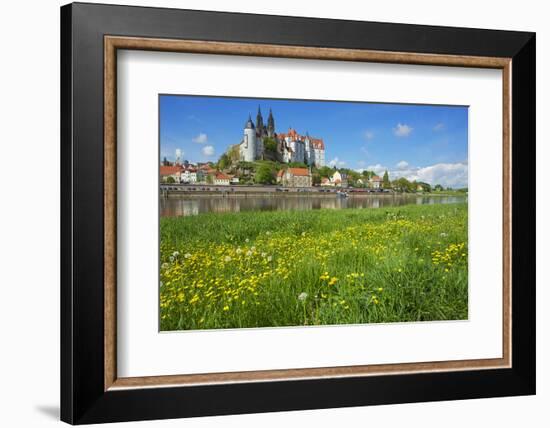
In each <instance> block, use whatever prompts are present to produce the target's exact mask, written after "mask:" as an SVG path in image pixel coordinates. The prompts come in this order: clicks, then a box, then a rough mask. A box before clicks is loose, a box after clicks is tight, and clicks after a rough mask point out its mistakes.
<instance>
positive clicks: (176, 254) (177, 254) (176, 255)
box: [172, 251, 180, 258]
mask: <svg viewBox="0 0 550 428" xmlns="http://www.w3.org/2000/svg"><path fill="white" fill-rule="evenodd" d="M179 255H180V252H179V251H174V252H173V253H172V256H174V257H175V258H178V257H179Z"/></svg>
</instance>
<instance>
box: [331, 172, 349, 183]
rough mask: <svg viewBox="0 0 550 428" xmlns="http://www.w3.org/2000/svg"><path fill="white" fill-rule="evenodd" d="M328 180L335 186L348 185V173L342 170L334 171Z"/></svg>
mask: <svg viewBox="0 0 550 428" xmlns="http://www.w3.org/2000/svg"><path fill="white" fill-rule="evenodd" d="M330 182H331V183H332V185H333V186H336V187H348V175H347V174H345V173H343V172H340V171H336V172H335V173H334V174H332V177H330Z"/></svg>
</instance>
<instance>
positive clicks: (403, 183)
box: [393, 177, 416, 192]
mask: <svg viewBox="0 0 550 428" xmlns="http://www.w3.org/2000/svg"><path fill="white" fill-rule="evenodd" d="M393 188H394V189H395V190H397V191H399V192H411V191H413V190H416V184H415V183H411V182H410V181H409V180H407V179H406V178H405V177H400V178H398V179H397V180H394V181H393Z"/></svg>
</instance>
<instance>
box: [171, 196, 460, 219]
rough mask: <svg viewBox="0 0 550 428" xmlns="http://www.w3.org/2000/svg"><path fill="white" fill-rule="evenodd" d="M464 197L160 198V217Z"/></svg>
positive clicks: (448, 200) (435, 201) (451, 200)
mask: <svg viewBox="0 0 550 428" xmlns="http://www.w3.org/2000/svg"><path fill="white" fill-rule="evenodd" d="M466 200H467V198H466V197H465V196H416V195H370V196H361V197H353V196H352V197H349V198H342V197H338V196H336V195H330V196H323V197H319V196H286V195H285V196H283V195H281V196H279V195H278V196H267V197H266V196H246V197H244V196H234V195H231V196H218V195H208V196H207V195H203V196H196V195H192V196H181V197H170V198H161V199H160V215H161V216H162V217H179V216H192V215H198V214H202V213H208V212H215V213H228V212H241V211H288V210H316V209H321V208H323V209H343V208H383V207H392V206H401V205H411V204H416V205H432V204H451V203H457V202H465V201H466Z"/></svg>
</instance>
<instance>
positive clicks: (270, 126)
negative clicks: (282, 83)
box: [267, 109, 275, 137]
mask: <svg viewBox="0 0 550 428" xmlns="http://www.w3.org/2000/svg"><path fill="white" fill-rule="evenodd" d="M267 135H269V136H270V137H273V136H274V135H275V119H273V112H272V111H271V109H269V117H268V118H267Z"/></svg>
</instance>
